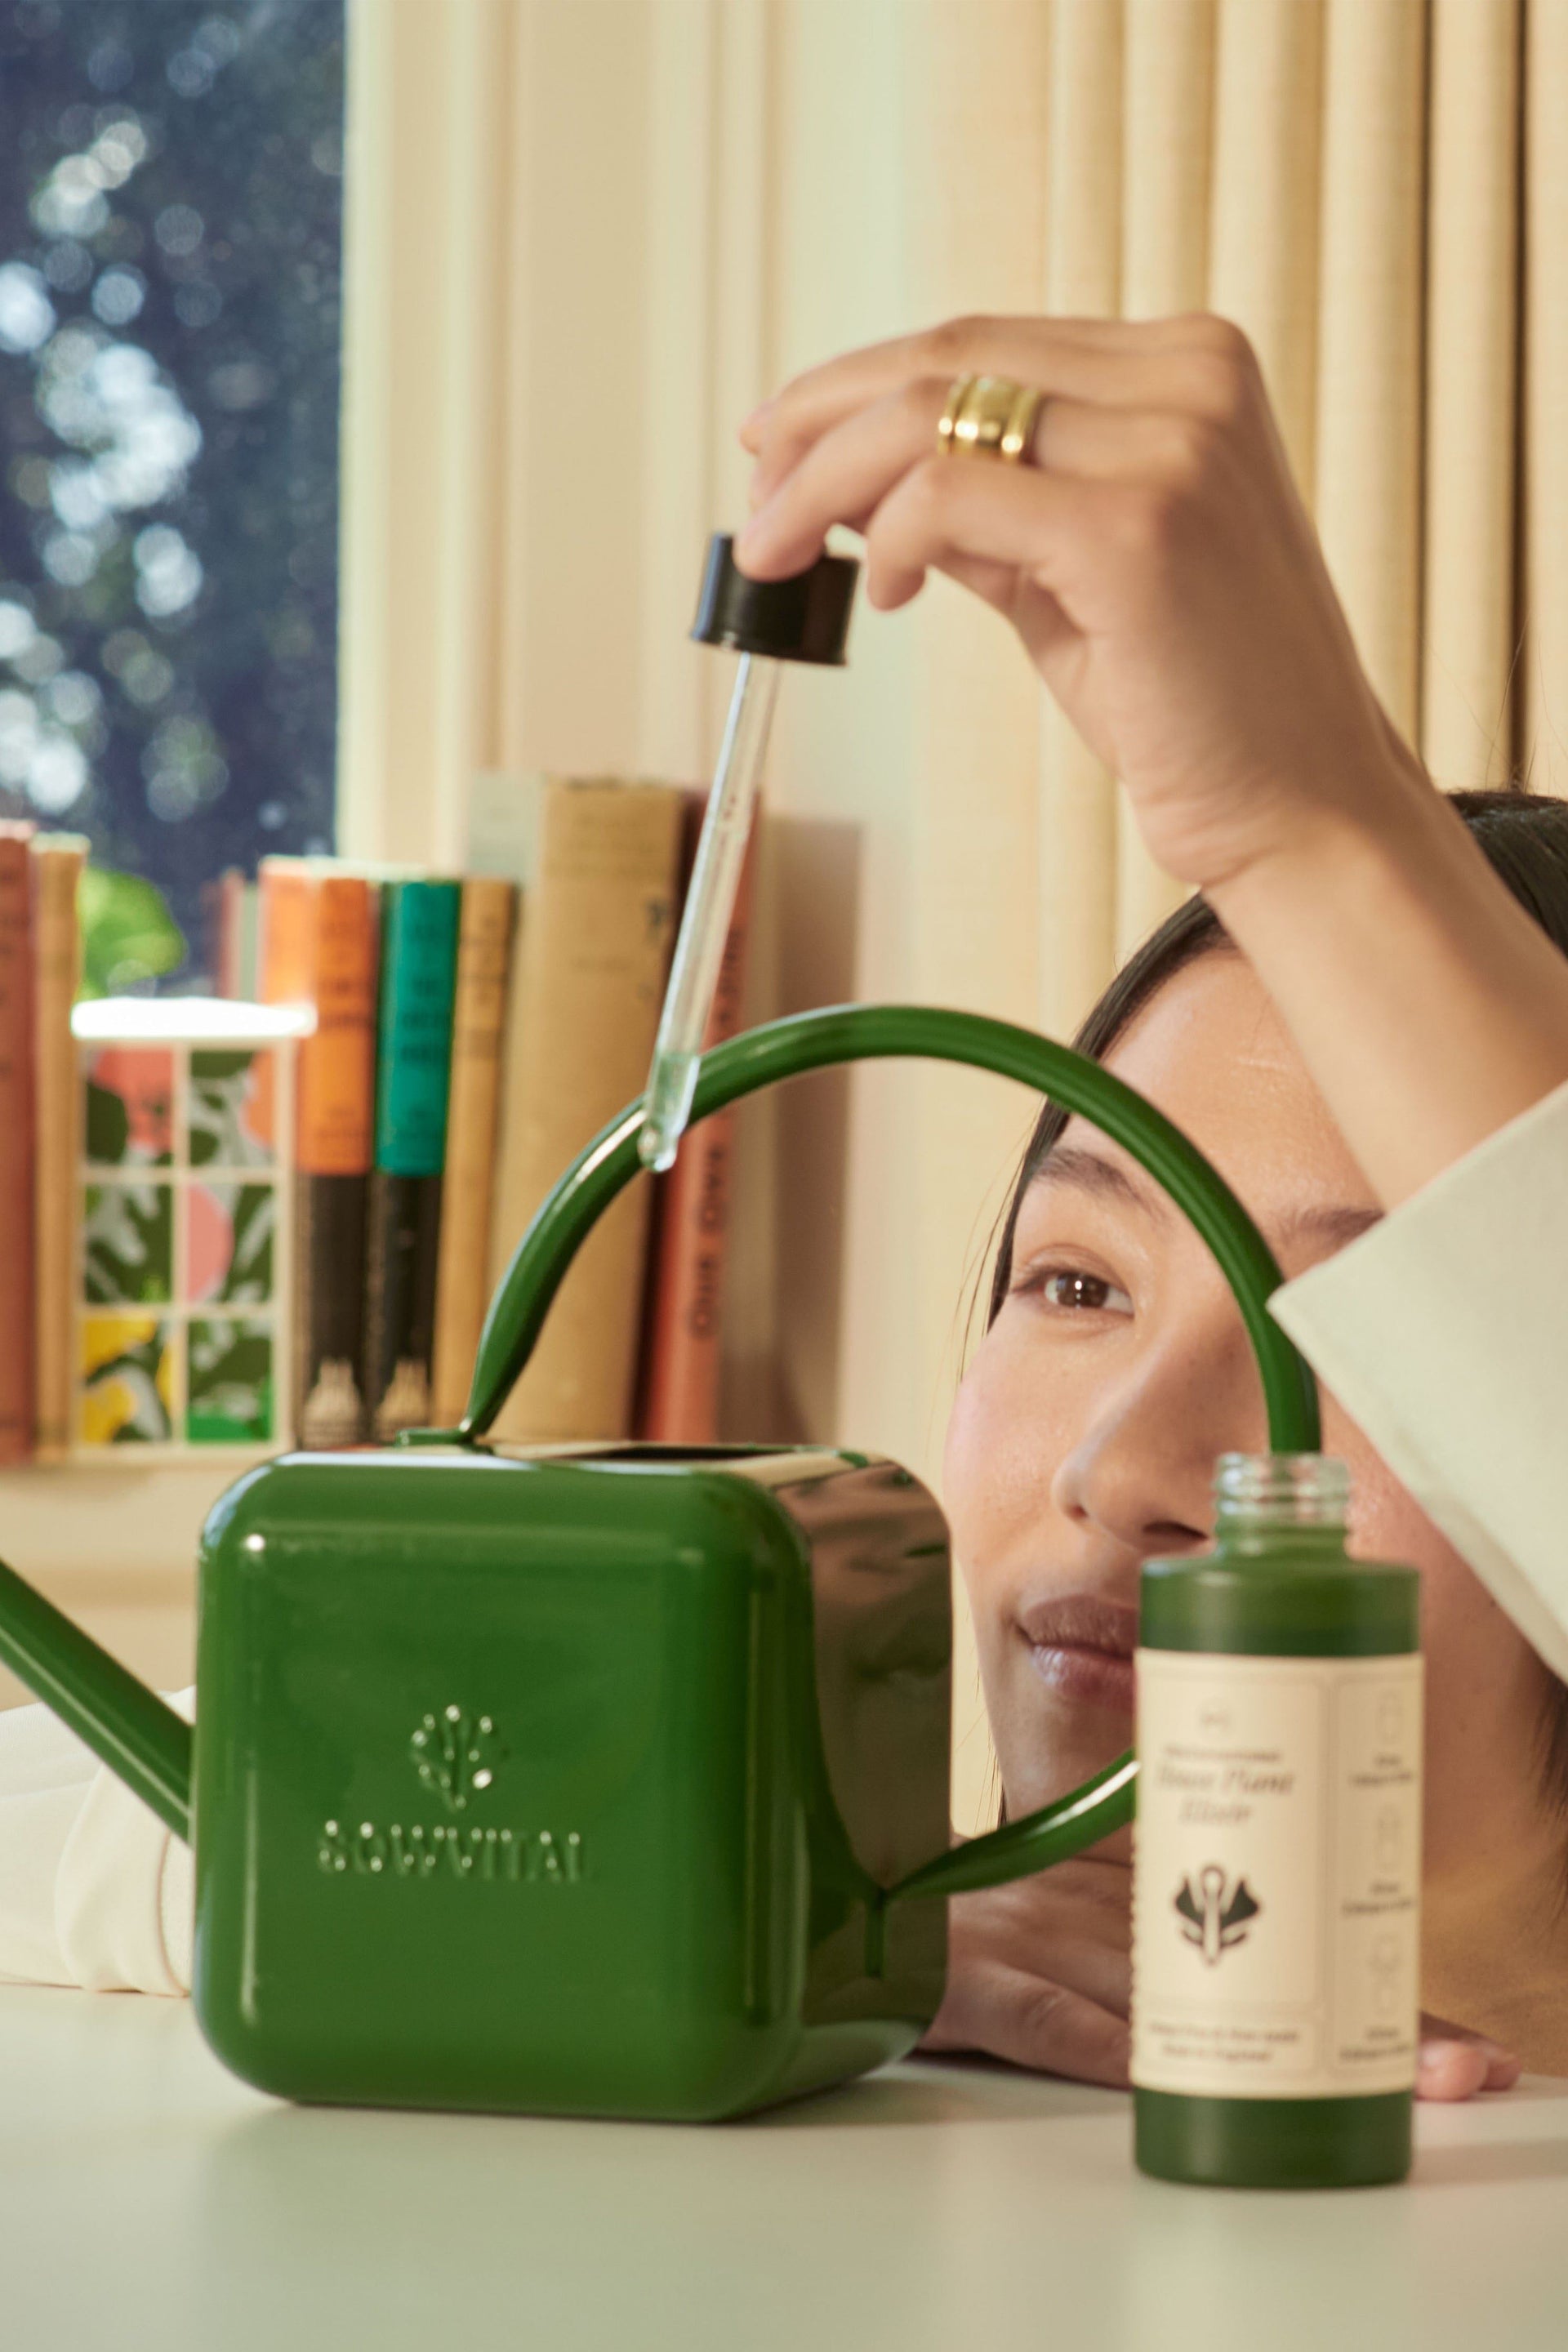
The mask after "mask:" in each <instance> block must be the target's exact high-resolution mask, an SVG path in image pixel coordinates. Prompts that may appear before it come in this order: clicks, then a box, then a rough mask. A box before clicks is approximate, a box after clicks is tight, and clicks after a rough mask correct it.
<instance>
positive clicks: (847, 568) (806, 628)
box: [691, 530, 860, 667]
mask: <svg viewBox="0 0 1568 2352" xmlns="http://www.w3.org/2000/svg"><path fill="white" fill-rule="evenodd" d="M859 576H860V566H859V564H858V562H856V561H855V558H854V557H853V556H852V555H819V556H818V557H817V559H816V562H815V563H814V564H813V565H812V566H811V568H810V570H809V571H806V572H795V574H794V575H793V577H792V578H790V579H788V580H748V579H747V577H746V575H745V573H744V572H742V570H741V569H740V567H739V566H738V564H737V563H736V562H735V542H734V541H733V539H732V538H731V536H730V534H729V532H728V531H722V530H716V531H715V532H714V534H713V536H712V538H711V539H710V541H709V542H708V561H707V563H706V564H705V566H704V567H703V572H702V587H701V591H700V594H699V596H698V599H697V618H696V620H695V621H694V622H693V623H692V625H691V634H692V635H693V636H694V637H695V638H696V639H697V642H698V644H699V645H703V646H734V647H735V649H736V651H737V652H738V653H742V654H767V655H769V656H771V657H772V659H773V660H774V661H794V662H822V663H826V664H831V665H833V666H835V667H842V665H843V662H844V658H845V654H844V647H845V643H846V640H847V637H848V635H849V613H850V608H851V606H852V605H853V604H854V602H855V583H856V581H857V580H858V578H859Z"/></svg>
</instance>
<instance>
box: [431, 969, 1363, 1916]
mask: <svg viewBox="0 0 1568 2352" xmlns="http://www.w3.org/2000/svg"><path fill="white" fill-rule="evenodd" d="M899 1056H901V1057H904V1058H920V1059H925V1060H929V1061H939V1062H967V1063H969V1064H971V1065H973V1067H975V1068H976V1069H982V1070H994V1071H995V1072H997V1073H998V1075H999V1076H1003V1077H1007V1078H1016V1079H1018V1080H1019V1082H1020V1083H1021V1084H1022V1085H1024V1086H1026V1087H1034V1088H1035V1090H1036V1091H1037V1093H1040V1094H1047V1095H1049V1096H1050V1097H1051V1098H1052V1099H1053V1101H1056V1102H1058V1103H1060V1104H1061V1105H1062V1106H1063V1107H1064V1108H1066V1109H1068V1110H1071V1111H1077V1112H1079V1113H1080V1114H1081V1116H1082V1117H1084V1118H1088V1119H1091V1120H1092V1121H1093V1123H1094V1124H1095V1126H1096V1127H1098V1128H1100V1129H1101V1131H1102V1132H1103V1133H1104V1134H1106V1135H1108V1136H1110V1138H1111V1139H1112V1141H1114V1142H1116V1143H1119V1144H1121V1146H1122V1148H1123V1150H1126V1151H1129V1152H1131V1155H1132V1157H1133V1159H1135V1160H1137V1161H1138V1162H1139V1163H1140V1165H1141V1166H1142V1167H1143V1168H1145V1169H1146V1170H1147V1171H1148V1172H1149V1174H1150V1175H1151V1176H1152V1177H1153V1178H1154V1180H1155V1181H1156V1182H1157V1183H1158V1184H1160V1185H1161V1186H1163V1189H1164V1191H1165V1192H1168V1193H1169V1194H1170V1196H1171V1198H1172V1199H1173V1201H1174V1202H1175V1203H1176V1205H1177V1207H1178V1208H1180V1209H1182V1210H1183V1211H1184V1213H1185V1214H1186V1215H1187V1217H1188V1218H1189V1219H1190V1220H1191V1222H1192V1223H1193V1224H1194V1227H1195V1228H1196V1230H1197V1232H1198V1234H1200V1235H1201V1236H1202V1238H1203V1240H1204V1241H1205V1242H1206V1243H1207V1244H1208V1246H1209V1248H1210V1250H1211V1251H1212V1252H1213V1253H1214V1255H1215V1260H1216V1262H1217V1264H1218V1265H1219V1268H1220V1271H1221V1272H1222V1273H1223V1274H1224V1276H1225V1277H1226V1281H1227V1282H1228V1283H1229V1285H1230V1286H1231V1289H1232V1290H1233V1291H1234V1293H1235V1294H1236V1300H1237V1306H1238V1307H1240V1309H1241V1315H1242V1320H1243V1321H1244V1322H1245V1324H1246V1326H1247V1337H1248V1338H1249V1339H1250V1340H1251V1342H1252V1347H1253V1352H1254V1354H1255V1355H1256V1357H1257V1359H1258V1370H1259V1372H1260V1373H1261V1375H1262V1379H1263V1393H1264V1400H1265V1402H1266V1404H1267V1407H1268V1442H1269V1444H1270V1446H1271V1447H1272V1448H1273V1450H1274V1451H1275V1452H1276V1453H1279V1454H1312V1453H1316V1452H1317V1450H1318V1448H1319V1446H1320V1444H1321V1431H1320V1427H1319V1419H1318V1391H1317V1384H1316V1382H1315V1381H1314V1380H1313V1378H1312V1374H1311V1372H1310V1370H1309V1369H1308V1367H1307V1365H1306V1363H1305V1362H1304V1361H1303V1360H1302V1359H1301V1357H1300V1355H1298V1353H1297V1351H1296V1349H1294V1348H1293V1347H1292V1345H1291V1344H1290V1341H1289V1339H1287V1338H1286V1336H1285V1334H1284V1332H1283V1331H1282V1330H1281V1329H1280V1328H1279V1325H1278V1324H1277V1323H1275V1322H1273V1321H1272V1320H1271V1319H1270V1317H1269V1315H1268V1299H1269V1297H1270V1295H1271V1294H1272V1293H1273V1292H1274V1291H1275V1290H1277V1289H1278V1288H1279V1284H1280V1282H1281V1280H1282V1276H1281V1275H1280V1272H1279V1267H1278V1265H1276V1264H1275V1262H1274V1259H1273V1256H1272V1255H1271V1254H1270V1252H1269V1249H1268V1244H1267V1243H1266V1242H1265V1241H1264V1239H1263V1237H1262V1235H1261V1234H1259V1233H1258V1228H1257V1227H1256V1225H1254V1223H1252V1220H1251V1218H1250V1217H1249V1216H1248V1215H1247V1212H1246V1210H1245V1209H1244V1208H1243V1207H1242V1205H1241V1203H1240V1202H1239V1201H1238V1200H1237V1197H1236V1195H1235V1193H1234V1192H1232V1191H1231V1190H1230V1188H1229V1186H1228V1185H1227V1184H1226V1183H1225V1182H1224V1181H1223V1180H1222V1179H1221V1178H1220V1177H1219V1176H1218V1175H1217V1174H1216V1173H1215V1171H1214V1169H1213V1168H1211V1167H1210V1165H1209V1163H1208V1161H1207V1160H1205V1158H1204V1156H1203V1154H1202V1153H1201V1152H1200V1151H1199V1150H1196V1148H1195V1147H1194V1145H1193V1144H1191V1143H1189V1142H1188V1140H1187V1139H1186V1137H1185V1136H1184V1134H1183V1133H1182V1132H1181V1129H1179V1128H1175V1127H1173V1126H1172V1124H1171V1122H1170V1120H1169V1119H1168V1118H1164V1117H1163V1115H1162V1114H1161V1113H1160V1112H1159V1111H1157V1110H1156V1109H1155V1108H1154V1107H1153V1105H1152V1103H1148V1102H1145V1101H1144V1099H1143V1097H1142V1095H1139V1094H1136V1093H1134V1092H1133V1090H1132V1088H1131V1087H1128V1086H1124V1085H1123V1084H1122V1082H1121V1079H1120V1078H1117V1077H1113V1076H1111V1074H1110V1071H1109V1070H1106V1069H1102V1068H1101V1067H1100V1064H1099V1063H1098V1062H1091V1061H1089V1060H1088V1059H1087V1057H1086V1056H1085V1055H1081V1054H1075V1053H1073V1052H1072V1050H1071V1049H1070V1047H1068V1046H1066V1045H1057V1044H1055V1043H1054V1042H1053V1040H1052V1039H1050V1038H1048V1037H1041V1036H1038V1035H1037V1034H1035V1032H1034V1031H1033V1030H1029V1029H1020V1028H1017V1027H1016V1026H1015V1025H1014V1024H1012V1023H1010V1022H1006V1021H992V1020H988V1019H986V1018H985V1017H984V1016H983V1015H982V1014H980V1013H952V1012H945V1011H942V1010H940V1009H938V1008H935V1007H931V1006H924V1005H912V1004H910V1005H905V1004H847V1005H837V1006H833V1007H831V1008H829V1009H828V1010H826V1011H825V1012H820V1013H798V1014H796V1015H795V1017H794V1018H793V1019H791V1020H787V1021H774V1022H770V1023H769V1024H768V1025H767V1026H766V1027H765V1028H762V1029H752V1030H749V1031H748V1032H747V1033H746V1034H745V1035H743V1036H741V1037H736V1038H733V1039H731V1042H730V1043H729V1044H728V1045H719V1046H716V1047H715V1048H714V1050H713V1052H712V1053H710V1054H705V1055H703V1057H702V1066H701V1071H700V1076H699V1077H698V1081H697V1092H696V1096H695V1098H694V1100H693V1103H692V1109H691V1117H692V1119H693V1121H694V1122H695V1121H696V1120H697V1119H700V1118H707V1116H708V1115H709V1113H710V1111H716V1110H721V1109H722V1108H723V1107H724V1105H725V1104H726V1103H731V1102H737V1101H739V1100H740V1098H741V1097H742V1096H743V1095H750V1094H755V1093H757V1092H758V1090H759V1089H760V1088H761V1087H770V1086H773V1085H774V1084H775V1083H776V1082H777V1081H778V1080H779V1079H781V1078H795V1077H799V1076H801V1075H802V1073H803V1072H805V1071H806V1070H819V1069H824V1068H826V1067H827V1066H830V1065H832V1064H834V1063H838V1062H860V1061H876V1060H883V1059H888V1058H892V1057H899ZM642 1115H643V1107H642V1103H641V1101H640V1100H639V1101H637V1102H635V1103H633V1104H631V1105H630V1107H629V1108H627V1109H626V1110H624V1111H623V1112H622V1113H621V1115H620V1117H619V1118H616V1119H615V1120H613V1121H612V1122H611V1124H610V1125H609V1126H608V1127H606V1128H605V1130H604V1132H603V1134H601V1135H598V1136H596V1137H595V1139H594V1141H593V1142H592V1143H591V1144H589V1146H588V1148H587V1150H585V1151H584V1153H583V1154H582V1156H581V1157H580V1158H579V1159H578V1160H576V1161H575V1162H574V1164H573V1166H572V1167H571V1168H569V1169H568V1170H567V1171H566V1173H565V1175H564V1176H563V1177H562V1179H561V1181H560V1182H559V1183H558V1184H557V1185H556V1186H555V1189H554V1191H553V1192H552V1193H551V1194H550V1196H549V1198H548V1199H547V1200H546V1201H545V1202H544V1204H543V1206H542V1208H541V1209H540V1211H539V1213H538V1215H537V1216H536V1217H535V1218H534V1220H533V1222H532V1223H531V1225H530V1226H529V1228H528V1231H527V1233H526V1234H524V1235H523V1237H522V1240H521V1242H520V1243H519V1244H518V1247H517V1251H516V1253H515V1255H514V1256H513V1258H512V1261H511V1264H510V1265H509V1266H508V1268H507V1270H506V1273H505V1275H504V1276H502V1279H501V1284H500V1288H499V1289H498V1290H497V1292H496V1294H495V1297H494V1298H493V1299H492V1300H491V1302H490V1309H489V1314H488V1316H487V1317H486V1318H485V1328H484V1330H483V1332H482V1334H481V1336H480V1339H479V1357H478V1360H477V1361H476V1363H475V1366H474V1378H473V1385H472V1387H471V1389H470V1390H469V1392H468V1411H467V1412H466V1413H465V1414H464V1416H463V1421H462V1425H461V1430H460V1435H461V1436H462V1437H463V1438H464V1439H465V1440H468V1441H469V1442H472V1441H474V1440H476V1439H479V1438H481V1437H483V1435H484V1434H485V1433H486V1432H487V1431H488V1430H489V1428H490V1427H491V1425H492V1423H494V1421H495V1418H496V1415H497V1413H499V1412H500V1409H501V1406H502V1405H503V1404H504V1403H505V1402H506V1399H507V1396H508V1395H509V1393H510V1390H511V1387H512V1383H513V1382H514V1381H516V1379H517V1378H518V1375H519V1374H520V1373H521V1370H522V1369H523V1366H524V1365H525V1364H526V1363H527V1361H528V1360H529V1357H530V1356H531V1354H532V1352H533V1346H534V1342H535V1340H536V1339H538V1337H539V1332H540V1327H541V1326H542V1323H543V1321H544V1318H545V1316H546V1315H547V1313H548V1312H549V1309H550V1305H551V1301H552V1299H553V1298H554V1297H555V1294H556V1292H557V1290H558V1289H559V1288H560V1286H561V1283H562V1280H563V1276H565V1273H566V1270H567V1268H568V1266H569V1265H571V1263H572V1261H573V1259H574V1256H575V1255H576V1254H577V1251H578V1249H579V1247H580V1246H581V1244H582V1243H583V1241H584V1239H585V1237H586V1236H587V1234H589V1233H590V1232H591V1230H592V1229H593V1227H594V1225H595V1223H597V1221H598V1219H599V1217H600V1216H601V1215H602V1214H603V1213H604V1211H605V1209H606V1208H607V1207H608V1206H609V1203H610V1202H612V1201H613V1200H614V1199H615V1198H616V1194H617V1193H618V1192H621V1191H622V1190H623V1188H624V1187H625V1186H626V1184H628V1183H629V1182H630V1181H631V1179H632V1178H633V1177H634V1176H635V1175H636V1174H637V1172H638V1170H639V1167H640V1165H641V1163H640V1161H639V1160H638V1158H637V1134H638V1130H639V1129H640V1128H641V1125H642ZM1136 1774H1137V1764H1136V1762H1135V1760H1134V1759H1133V1757H1132V1754H1131V1751H1129V1752H1128V1753H1127V1754H1126V1755H1125V1756H1121V1757H1119V1758H1118V1759H1117V1760H1116V1762H1115V1763H1114V1764H1112V1765H1110V1767H1109V1768H1108V1769H1106V1770H1105V1771H1103V1772H1101V1773H1100V1774H1099V1775H1097V1777H1096V1778H1095V1779H1094V1780H1087V1781H1085V1783H1084V1784H1083V1786H1082V1787H1081V1788H1079V1789H1075V1790H1073V1791H1072V1793H1071V1795H1070V1796H1067V1797H1063V1798H1059V1799H1058V1801H1057V1802H1056V1803H1055V1804H1051V1805H1047V1806H1044V1807H1043V1808H1042V1809H1041V1810H1040V1811H1038V1812H1034V1813H1029V1814H1027V1815H1026V1816H1025V1818H1024V1819H1022V1820H1021V1821H1016V1822H1007V1823H1005V1825H1004V1827H1003V1828H1001V1829H999V1830H994V1831H992V1832H990V1834H989V1835H988V1836H985V1837H979V1838H973V1839H971V1840H970V1841H969V1842H968V1843H966V1844H963V1845H959V1846H955V1847H953V1848H952V1851H951V1852H950V1853H944V1854H939V1855H938V1856H937V1857H936V1858H935V1859H934V1860H933V1861H931V1862H929V1863H927V1864H924V1865H923V1866H922V1867H921V1869H920V1870H918V1871H915V1872H914V1873H912V1874H911V1875H910V1877H908V1878H906V1879H904V1880H903V1881H901V1882H900V1885H898V1886H896V1887H893V1888H891V1889H889V1898H890V1897H891V1896H893V1895H900V1896H901V1895H957V1894H962V1893H965V1892H967V1891H969V1890H970V1889H972V1888H974V1887H978V1886H994V1885H1001V1884H1002V1883H1003V1882H1004V1881H1005V1880H1007V1879H1012V1878H1022V1877H1025V1876H1026V1875H1027V1874H1028V1873H1029V1872H1031V1871H1035V1870H1043V1869H1044V1868H1045V1867H1046V1866H1047V1864H1049V1863H1053V1862H1060V1861H1063V1860H1065V1859H1066V1857H1067V1856H1068V1854H1073V1853H1079V1852H1081V1851H1082V1849H1083V1848H1084V1847H1085V1846H1087V1845H1092V1844H1095V1843H1097V1842H1098V1841H1099V1840H1100V1838H1103V1837H1108V1836H1109V1835H1110V1832H1111V1831H1112V1830H1117V1829H1121V1828H1122V1827H1123V1826H1124V1825H1125V1824H1126V1823H1127V1822H1129V1821H1131V1818H1132V1804H1133V1783H1134V1780H1135V1778H1136Z"/></svg>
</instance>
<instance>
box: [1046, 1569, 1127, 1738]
mask: <svg viewBox="0 0 1568 2352" xmlns="http://www.w3.org/2000/svg"><path fill="white" fill-rule="evenodd" d="M1018 1627H1019V1631H1020V1632H1021V1633H1022V1634H1023V1637H1024V1641H1025V1644H1026V1647H1027V1649H1028V1653H1029V1658H1030V1662H1031V1664H1033V1666H1034V1669H1035V1672H1036V1673H1037V1675H1039V1677H1040V1680H1041V1681H1042V1682H1043V1683H1044V1684H1045V1685H1047V1689H1050V1690H1054V1691H1058V1692H1060V1694H1061V1695H1062V1696H1063V1697H1064V1698H1074V1699H1080V1700H1082V1701H1084V1702H1085V1703H1086V1704H1088V1705H1089V1706H1103V1707H1112V1708H1114V1709H1116V1711H1117V1712H1118V1713H1119V1714H1121V1715H1127V1716H1131V1713H1132V1651H1133V1646H1134V1644H1135V1643H1136V1641H1137V1637H1138V1612H1137V1611H1136V1609H1133V1608H1130V1607H1129V1606H1128V1605H1127V1603H1126V1602H1124V1601H1102V1600H1100V1598H1099V1597H1098V1596H1097V1595H1094V1594H1090V1593H1069V1594H1063V1595H1060V1596H1059V1597H1058V1598H1056V1599H1053V1600H1041V1601H1033V1602H1030V1603H1028V1604H1026V1606H1025V1607H1024V1608H1023V1609H1022V1610H1020V1611H1019V1612H1018Z"/></svg>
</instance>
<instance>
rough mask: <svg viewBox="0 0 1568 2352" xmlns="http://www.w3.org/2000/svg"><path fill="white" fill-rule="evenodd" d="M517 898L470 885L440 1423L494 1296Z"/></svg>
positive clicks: (443, 1255)
mask: <svg viewBox="0 0 1568 2352" xmlns="http://www.w3.org/2000/svg"><path fill="white" fill-rule="evenodd" d="M517 895H518V894H517V891H516V890H515V888H514V887H513V886H512V885H511V884H510V882H506V881H501V880H498V879H496V878H494V877H486V876H481V875H474V876H470V877H469V878H468V880H467V881H465V883H464V884H463V898H462V909H461V913H460V915H459V918H458V981H457V992H456V995H455V997H454V999H453V1006H452V1076H451V1085H450V1087H449V1089H448V1095H447V1157H446V1166H445V1170H444V1171H443V1174H442V1179H441V1238H440V1243H439V1246H438V1249H437V1265H436V1338H435V1346H434V1350H433V1354H432V1370H431V1391H432V1395H431V1417H432V1419H433V1420H434V1422H435V1423H436V1425H437V1428H442V1429H448V1428H451V1427H452V1426H453V1425H454V1424H455V1423H457V1422H458V1421H460V1420H461V1419H462V1415H463V1408H464V1406H465V1405H466V1404H467V1402H468V1383H469V1381H470V1380H471V1378H472V1376H473V1370H474V1356H475V1353H476V1351H477V1349H478V1348H479V1331H480V1328H481V1327H482V1325H483V1323H484V1319H485V1307H486V1306H487V1304H488V1303H489V1233H490V1207H491V1202H492V1201H493V1199H494V1194H495V1163H496V1135H497V1115H498V1112H499V1110H500V1057H501V1039H502V1035H503V1034H504V1028H505V1020H506V1001H507V979H508V975H509V972H510V965H511V956H512V939H513V931H514V924H515V909H516V906H517Z"/></svg>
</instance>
